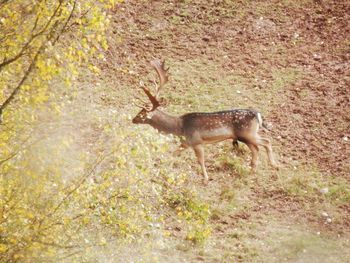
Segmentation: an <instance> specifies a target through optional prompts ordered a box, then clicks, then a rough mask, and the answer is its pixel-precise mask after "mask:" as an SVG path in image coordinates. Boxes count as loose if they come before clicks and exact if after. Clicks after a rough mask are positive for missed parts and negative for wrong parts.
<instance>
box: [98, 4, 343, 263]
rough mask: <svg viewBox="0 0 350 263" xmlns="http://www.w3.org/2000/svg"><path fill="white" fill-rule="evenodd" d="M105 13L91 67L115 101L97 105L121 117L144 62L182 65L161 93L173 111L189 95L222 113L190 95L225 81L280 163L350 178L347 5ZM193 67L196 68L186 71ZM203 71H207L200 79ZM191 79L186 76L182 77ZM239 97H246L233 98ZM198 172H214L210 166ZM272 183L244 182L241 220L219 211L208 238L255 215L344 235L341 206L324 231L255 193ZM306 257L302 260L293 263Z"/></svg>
mask: <svg viewBox="0 0 350 263" xmlns="http://www.w3.org/2000/svg"><path fill="white" fill-rule="evenodd" d="M112 15H113V25H112V29H111V32H110V48H109V50H108V51H107V57H106V62H105V63H103V64H102V65H101V67H102V69H103V75H102V76H101V79H105V82H108V83H111V86H113V87H114V93H115V94H116V98H109V97H108V96H103V95H101V97H100V99H101V101H102V103H104V104H105V105H110V106H113V107H116V108H119V109H121V110H122V109H124V108H125V107H127V106H128V105H129V104H130V103H131V101H132V98H133V96H132V95H134V94H135V93H136V92H138V85H139V84H138V83H139V80H140V79H142V78H143V76H148V75H149V73H150V68H149V66H148V61H150V60H151V59H152V58H154V57H161V58H165V59H166V60H168V61H171V64H173V65H180V64H181V65H190V66H191V67H190V66H189V68H188V69H187V68H182V69H178V70H177V69H176V68H174V67H172V69H171V71H170V72H172V71H173V72H174V73H173V74H174V75H175V76H174V79H175V81H174V83H173V84H170V85H169V90H170V93H171V96H168V97H167V93H166V92H164V97H166V99H167V101H168V104H169V105H172V106H170V107H172V109H174V108H176V111H177V112H179V113H180V112H181V113H185V112H186V111H188V107H187V104H186V103H187V100H189V99H187V98H186V96H188V95H185V96H184V95H183V94H191V95H190V96H194V97H196V96H197V97H198V98H199V99H198V101H195V102H193V105H196V104H197V105H202V106H201V107H199V108H200V109H197V108H196V109H194V107H193V111H194V110H196V111H197V110H202V109H203V110H213V109H215V108H217V110H222V109H223V107H221V106H222V105H229V102H227V101H225V99H222V101H221V100H220V99H219V100H216V99H212V100H211V99H210V97H209V98H207V99H206V101H202V104H201V99H202V97H201V95H202V94H198V93H197V94H196V92H198V89H196V90H192V89H193V87H194V86H195V85H199V84H200V85H204V86H205V85H208V86H209V85H210V84H211V83H215V82H219V83H222V82H221V81H222V79H224V78H227V77H228V76H229V75H230V74H232V75H235V80H236V81H238V83H233V86H232V90H230V86H229V85H228V86H227V87H226V86H225V87H224V88H225V90H226V91H229V92H231V93H232V94H233V93H234V94H233V95H228V96H229V98H234V99H233V100H232V101H231V105H233V106H234V107H246V106H253V107H254V106H255V108H259V109H262V110H263V112H264V117H265V119H266V121H267V122H268V123H270V124H271V126H272V131H271V136H272V137H273V138H274V148H275V149H276V150H277V152H278V155H279V161H280V163H281V164H282V165H283V166H285V167H288V169H293V167H294V165H295V163H298V165H304V166H306V167H316V169H317V170H318V171H320V172H321V173H322V174H323V175H324V176H326V177H341V178H344V180H345V181H347V182H349V181H350V166H349V164H350V158H349V156H350V143H349V140H350V94H349V85H350V63H349V59H350V39H349V36H350V24H349V21H350V2H349V1H322V0H321V1H316V0H315V1H306V0H305V1H288V0H285V1H268V2H264V1H262V2H261V1H200V0H195V1H168V0H167V1H126V2H125V3H124V4H121V5H119V6H118V7H116V8H115V10H113V12H112ZM198 64H199V65H202V66H199V67H198V68H196V65H198ZM212 65H215V70H216V72H215V74H212V73H211V72H209V71H210V70H212V69H213V67H212ZM206 67H207V68H208V71H205V68H206ZM176 70H177V71H176ZM191 72H195V74H196V75H195V76H193V77H192V76H188V74H191ZM179 74H183V76H186V78H184V79H185V81H186V83H185V84H184V83H176V77H178V76H179ZM206 74H208V76H209V77H208V78H211V81H212V82H211V83H205V82H206V79H207V78H204V81H203V80H201V76H204V75H206ZM211 76H212V77H211ZM224 83H225V85H226V84H230V83H231V82H229V83H226V82H224ZM177 84H178V85H179V86H180V88H179V89H177V87H176V86H177ZM234 85H239V87H244V88H242V90H243V89H244V92H245V93H244V92H243V94H242V93H241V92H237V89H236V88H233V87H237V86H234ZM191 90H192V91H191ZM182 92H185V93H182ZM176 93H181V94H180V95H178V96H176V95H174V94H176ZM213 93H214V95H215V91H214V92H213ZM209 94H210V92H209ZM244 94H246V97H248V98H246V97H245V98H243V97H240V96H243V95H244ZM271 94H272V95H271ZM181 96H182V100H181ZM223 96H225V95H223ZM230 96H231V97H230ZM235 96H236V97H235ZM214 98H216V97H215V96H214ZM185 101H186V102H185ZM220 102H222V104H220ZM254 102H255V103H254ZM203 103H204V104H205V105H208V106H206V107H204V106H203ZM218 103H219V104H220V105H218ZM174 105H175V106H174ZM266 105H267V106H266ZM129 108H130V107H129ZM209 156H210V157H214V158H215V155H214V154H211V153H209ZM208 166H209V171H210V173H215V171H216V170H215V169H217V168H216V165H211V164H209V165H208ZM219 172H220V171H219ZM219 172H218V174H219V175H218V176H216V177H215V179H214V182H212V183H211V186H210V191H211V193H210V194H209V195H208V196H207V198H209V199H210V198H211V199H216V200H219V199H220V195H222V191H220V190H222V189H223V188H224V187H225V185H226V178H225V177H223V176H222V175H221V174H220V173H219ZM274 176H276V175H274V174H272V177H271V178H269V179H264V180H265V181H264V182H263V183H261V182H260V183H259V180H262V179H259V178H258V177H252V178H251V180H253V181H254V180H255V182H256V183H255V184H254V185H250V187H249V189H246V190H247V193H246V195H247V198H251V199H253V200H255V201H254V205H252V206H251V207H250V213H246V212H244V211H243V212H242V213H234V214H220V216H219V217H217V218H214V219H213V221H215V222H216V223H217V224H218V226H217V229H216V230H215V231H214V232H215V236H216V238H217V239H220V236H221V235H224V236H225V234H222V233H226V234H227V232H229V231H230V229H233V228H235V227H236V226H237V224H238V223H237V222H241V221H243V222H249V220H251V219H253V221H256V222H258V221H259V218H260V219H261V220H265V219H266V218H265V217H261V214H264V215H267V214H269V215H271V216H273V217H277V218H280V219H281V220H283V221H285V220H286V221H288V219H286V218H285V217H286V216H290V217H291V218H290V222H298V223H299V224H301V225H303V224H308V225H309V226H310V225H311V226H312V227H311V228H312V229H314V228H315V229H316V228H317V229H322V230H324V231H330V232H331V233H335V234H344V233H347V232H348V228H349V226H350V219H349V215H350V205H346V204H345V205H342V206H341V207H338V208H337V209H340V211H341V212H340V213H342V215H341V219H340V220H339V221H338V222H335V223H334V224H332V225H331V224H325V223H324V222H323V221H322V220H320V219H319V218H317V217H315V215H311V214H310V213H309V212H308V209H306V208H305V204H302V203H300V202H299V201H298V200H295V199H292V198H289V197H287V196H285V195H284V194H283V193H281V192H279V190H276V189H274V188H273V187H271V188H269V189H263V187H262V185H261V184H264V185H268V184H269V183H271V185H273V182H274V181H276V180H275V179H276V178H275V177H274ZM264 187H265V186H264ZM291 224H292V223H291ZM265 226H266V224H265ZM262 231H267V232H268V229H264V230H262ZM283 233H284V234H285V233H286V232H283ZM214 247H215V246H214ZM204 259H205V257H204V258H202V257H201V256H199V257H198V258H196V260H204ZM312 259H314V258H312V257H311V258H308V257H307V256H305V257H304V258H301V259H299V261H298V260H296V262H311V261H308V260H312ZM242 260H243V261H244V258H243V259H242ZM212 261H215V260H214V259H213V260H212ZM276 262H277V261H276ZM314 262H315V261H314ZM334 262H336V261H334Z"/></svg>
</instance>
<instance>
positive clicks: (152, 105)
mask: <svg viewBox="0 0 350 263" xmlns="http://www.w3.org/2000/svg"><path fill="white" fill-rule="evenodd" d="M151 65H152V67H153V68H154V69H155V70H156V72H157V74H158V77H159V85H156V93H155V95H152V93H151V92H150V90H149V89H148V88H146V87H144V86H143V85H141V89H142V90H143V91H144V93H145V94H146V95H147V97H148V99H149V102H145V101H143V100H142V99H140V98H138V99H139V100H140V101H141V102H142V104H141V105H138V104H136V105H137V106H138V107H140V108H141V111H140V112H139V113H138V114H137V115H136V116H135V117H134V118H133V119H132V122H133V123H135V124H147V123H149V122H150V120H151V119H152V117H153V115H154V114H156V112H157V108H158V107H159V106H161V105H162V100H160V99H159V92H160V89H161V88H162V87H163V85H164V84H165V83H166V82H167V81H168V70H169V69H165V68H164V61H163V62H161V61H160V60H158V59H156V60H153V61H151Z"/></svg>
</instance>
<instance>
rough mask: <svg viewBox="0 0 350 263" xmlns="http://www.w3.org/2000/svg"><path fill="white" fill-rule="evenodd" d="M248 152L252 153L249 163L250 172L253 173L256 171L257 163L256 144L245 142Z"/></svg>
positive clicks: (257, 148) (257, 152)
mask: <svg viewBox="0 0 350 263" xmlns="http://www.w3.org/2000/svg"><path fill="white" fill-rule="evenodd" d="M245 144H246V145H247V146H248V148H249V149H250V151H251V152H252V161H251V163H250V166H251V172H252V173H255V171H256V164H257V162H258V154H259V147H258V145H257V144H254V143H251V142H246V143H245Z"/></svg>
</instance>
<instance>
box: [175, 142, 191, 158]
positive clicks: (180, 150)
mask: <svg viewBox="0 0 350 263" xmlns="http://www.w3.org/2000/svg"><path fill="white" fill-rule="evenodd" d="M188 147H189V145H188V144H186V142H185V141H181V144H180V146H179V147H178V148H177V149H176V150H175V151H174V155H175V156H178V155H180V153H181V152H182V151H184V150H186V149H187V148H188Z"/></svg>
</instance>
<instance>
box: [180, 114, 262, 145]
mask: <svg viewBox="0 0 350 263" xmlns="http://www.w3.org/2000/svg"><path fill="white" fill-rule="evenodd" d="M181 119H182V123H183V134H184V135H185V136H186V137H190V138H192V137H195V138H194V140H204V141H205V140H208V141H209V142H211V141H220V140H225V139H229V138H232V139H240V137H241V134H245V133H244V132H243V131H245V130H249V129H251V128H252V126H253V125H254V124H255V125H256V124H257V112H256V111H254V110H250V109H234V110H227V111H218V112H193V113H188V114H185V115H183V116H181ZM254 120H255V121H254ZM253 129H254V130H255V129H256V128H253ZM242 139H243V138H242Z"/></svg>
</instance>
